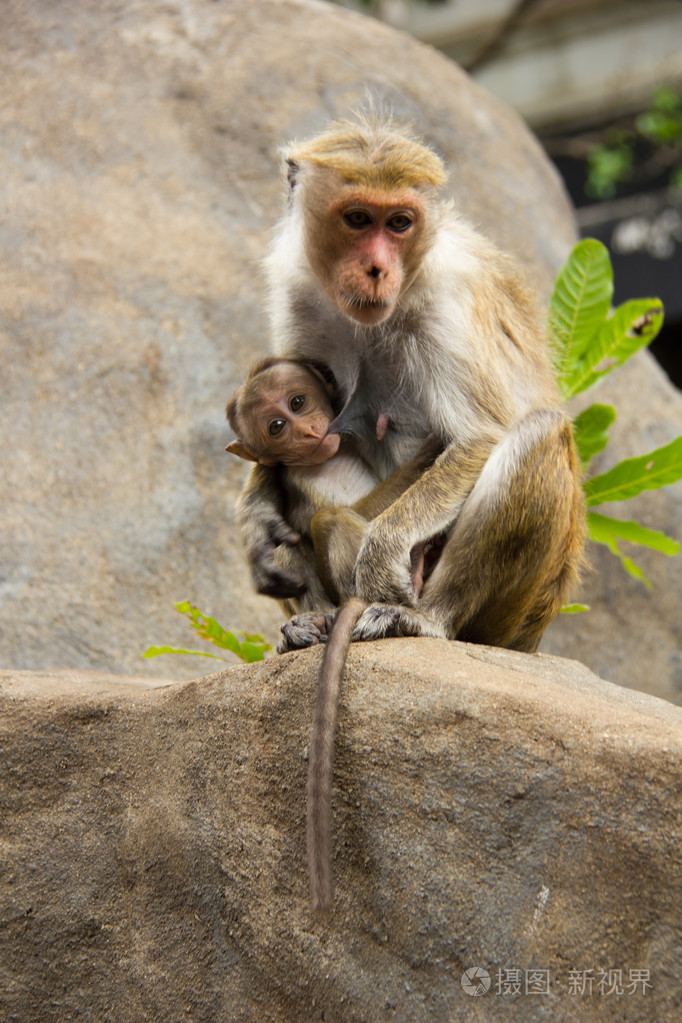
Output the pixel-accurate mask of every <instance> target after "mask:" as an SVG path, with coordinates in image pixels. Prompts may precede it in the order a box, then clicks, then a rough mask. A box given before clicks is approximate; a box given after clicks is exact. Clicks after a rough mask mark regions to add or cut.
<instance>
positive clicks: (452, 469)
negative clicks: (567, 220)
mask: <svg viewBox="0 0 682 1023" xmlns="http://www.w3.org/2000/svg"><path fill="white" fill-rule="evenodd" d="M286 164H287V168H288V173H287V179H288V182H289V197H288V205H287V211H286V213H285V215H284V217H283V219H282V220H281V222H280V224H279V226H278V229H277V233H276V237H275V240H274V244H273V246H272V249H271V252H270V255H269V257H268V260H267V271H268V277H269V304H270V316H271V325H272V334H273V344H274V350H275V352H276V353H277V354H278V355H279V356H281V357H285V358H288V359H293V360H296V361H303V362H310V363H320V362H321V363H324V364H325V365H326V366H327V367H328V368H329V370H330V372H331V374H332V375H333V377H334V379H335V381H336V385H337V388H338V392H339V394H340V396H341V398H342V400H343V408H342V409H341V411H340V414H339V416H338V417H337V420H336V421H334V422H332V424H331V426H330V432H333V431H337V432H339V431H340V432H341V433H342V434H343V432H344V430H347V431H348V432H353V431H356V435H357V436H359V437H360V440H359V446H358V451H359V454H360V455H361V456H362V458H363V460H364V461H365V462H366V463H367V465H368V466H369V467H370V468H371V469H372V471H373V472H374V473H375V474H376V476H377V477H378V478H379V479H381V480H386V479H388V478H389V477H390V475H391V473H393V472H394V471H395V470H396V468H398V467H399V466H401V465H405V463H406V462H408V461H409V459H410V458H411V457H413V456H414V455H415V453H416V452H417V451H418V450H419V448H420V446H421V445H422V443H423V442H424V440H425V438H426V437H428V436H435V437H437V438H438V439H439V441H440V442H441V444H442V447H443V451H442V453H441V454H440V455H439V457H437V458H436V460H435V462H434V463H433V464H432V465H430V466H429V467H428V468H426V469H425V470H424V471H423V472H422V473H421V474H420V475H419V476H418V478H417V479H415V481H414V482H413V483H412V484H411V485H410V486H409V487H407V489H405V490H404V491H403V492H401V493H400V494H398V495H397V496H396V498H395V500H393V501H392V503H391V504H389V505H388V506H387V507H385V508H383V509H382V510H380V511H379V512H378V513H377V514H376V515H375V516H373V517H365V518H364V520H362V519H361V520H360V521H356V520H355V519H353V518H352V517H351V519H350V520H349V519H348V517H347V516H346V514H345V512H344V509H335V508H334V507H333V506H330V507H327V508H324V509H321V510H320V516H321V519H322V520H323V527H324V532H325V543H326V548H327V558H328V562H329V563H330V564H334V565H336V566H337V567H338V570H339V572H340V575H341V576H342V575H343V574H344V573H346V579H345V581H344V580H343V579H341V578H340V577H339V580H338V582H339V583H340V585H337V587H336V588H337V590H338V593H339V595H341V596H342V597H343V596H346V595H351V594H353V593H354V594H355V595H356V596H357V597H358V598H359V599H360V600H361V601H362V602H364V604H366V605H367V606H366V607H365V609H364V610H363V611H362V612H361V614H360V615H359V618H358V620H357V622H356V624H355V626H354V630H353V639H374V638H378V637H381V636H401V635H402V636H410V635H411V636H420V635H426V636H437V637H444V638H449V639H462V640H466V641H469V642H476V643H487V644H491V645H497V646H503V647H508V648H510V649H516V650H523V651H534V650H535V649H537V646H538V643H539V641H540V638H541V636H542V633H543V632H544V630H545V628H546V627H547V625H548V624H549V622H550V621H551V620H552V618H553V617H554V616H555V615H556V614H557V613H558V611H559V610H560V608H561V606H562V604H563V603H565V601H566V599H567V596H568V592H569V589H570V588H571V586H572V585H573V584H574V583H575V582H576V580H577V577H578V572H579V567H580V564H581V559H582V549H583V545H584V535H585V527H584V520H585V513H584V504H583V496H582V487H581V482H580V464H579V460H578V458H577V454H576V451H575V446H574V442H573V436H572V428H571V424H570V421H569V420H568V419H567V417H566V416H565V415H564V413H563V412H562V410H561V409H560V407H559V397H558V393H557V389H556V385H555V382H554V378H553V373H552V368H551V361H550V352H549V347H548V344H547V339H546V337H545V333H544V325H543V317H542V316H541V315H540V313H539V311H538V309H537V308H536V305H535V303H534V301H533V297H532V295H531V293H530V292H529V291H528V289H527V288H526V287H525V286H524V284H523V283H522V282H521V281H520V279H519V276H518V274H517V272H516V269H515V267H514V265H513V264H512V261H511V260H510V259H509V258H508V257H506V256H505V255H503V254H502V253H501V252H499V251H498V250H497V249H496V248H495V246H494V245H492V244H491V243H490V242H489V241H488V240H487V239H486V238H485V237H484V236H483V235H481V234H480V233H479V232H477V231H476V230H475V229H474V228H473V227H471V226H470V225H469V224H468V223H467V222H466V221H465V220H464V219H463V218H462V217H461V216H460V215H459V213H458V212H457V211H456V209H455V208H454V207H453V205H452V204H451V203H450V202H448V201H445V200H443V199H442V198H441V195H440V191H441V189H442V187H443V185H444V183H445V180H446V176H445V171H444V168H443V165H442V162H441V161H440V159H439V158H438V156H437V155H436V154H435V153H434V152H433V151H432V150H430V149H429V148H428V147H426V146H425V145H423V144H422V143H421V142H420V141H419V140H418V139H417V138H415V137H414V136H413V135H411V134H410V133H409V132H407V131H404V130H402V129H399V128H397V127H396V126H394V125H393V124H392V123H390V122H382V121H381V120H379V119H376V118H373V117H368V118H364V119H363V118H359V119H357V121H355V122H338V123H335V124H333V125H331V126H330V128H329V129H328V130H327V131H325V132H322V133H321V134H320V135H318V136H316V137H315V138H313V139H311V140H308V141H305V142H302V143H299V144H295V145H293V146H292V147H290V149H289V151H288V153H287V157H286ZM332 461H333V459H332ZM238 520H239V523H240V528H241V531H242V535H243V539H244V545H245V548H246V551H247V557H248V559H249V563H250V566H251V571H252V576H253V580H254V584H255V586H256V588H257V589H258V590H259V592H262V593H268V594H270V595H273V596H275V597H277V598H278V599H280V600H282V601H284V602H285V607H286V608H287V610H288V611H289V613H291V612H292V611H295V612H297V613H296V614H294V616H293V617H292V618H291V619H290V620H289V621H288V622H287V623H285V625H284V626H283V627H282V632H283V637H284V639H283V642H282V643H281V644H280V646H281V648H282V649H294V648H296V647H299V646H303V645H308V644H310V643H315V642H318V641H320V640H321V639H323V638H324V635H325V633H326V631H327V630H328V628H329V623H330V622H331V621H332V620H333V613H334V609H335V606H336V603H337V600H336V599H335V598H336V594H334V593H332V592H331V590H329V589H327V588H326V587H325V584H324V581H323V579H322V578H321V575H324V572H322V573H321V572H320V568H319V564H318V562H317V561H316V559H315V555H314V551H313V550H312V546H311V547H310V548H304V547H302V546H301V544H299V543H298V533H297V531H296V530H295V528H293V525H292V523H291V522H290V520H289V517H288V514H287V507H286V497H285V494H284V493H283V489H282V484H281V478H280V476H279V475H278V470H277V469H273V468H272V467H268V466H265V465H257V466H255V468H254V469H253V470H252V472H251V474H250V477H249V480H248V482H247V484H246V487H245V489H244V490H243V492H242V495H241V497H240V500H239V502H238ZM349 523H350V525H352V530H355V532H354V534H353V539H352V542H350V541H349V539H348V536H349V532H350V531H351V530H350V525H349ZM318 525H319V520H318ZM358 531H359V532H360V533H361V536H360V538H359V548H358V546H357V545H358ZM442 535H444V536H445V541H444V543H443V545H442V550H440V556H439V557H438V560H437V561H436V563H435V565H434V566H433V569H432V571H431V572H430V574H429V575H428V578H426V580H425V581H424V583H423V586H420V587H415V585H414V572H413V563H412V552H413V551H414V550H415V548H418V547H419V545H420V544H427V543H429V541H432V540H433V539H434V538H435V537H438V536H442ZM356 550H357V554H356V553H355V551H356ZM294 552H296V553H297V555H298V557H292V554H293V553H294ZM344 566H347V567H344ZM352 606H353V608H354V609H355V610H357V605H356V604H353V605H352ZM351 617H352V616H351ZM322 846H324V843H323V842H322Z"/></svg>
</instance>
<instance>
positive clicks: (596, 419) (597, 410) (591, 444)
mask: <svg viewBox="0 0 682 1023" xmlns="http://www.w3.org/2000/svg"><path fill="white" fill-rule="evenodd" d="M615 418H616V410H615V408H614V407H613V405H590V407H589V408H586V409H585V411H584V412H581V413H580V415H579V416H576V417H575V419H574V420H573V436H574V438H575V443H576V447H577V448H578V455H579V457H580V461H581V462H582V464H583V468H587V465H588V463H589V462H590V460H591V459H592V458H594V456H595V455H598V454H599V452H600V451H603V450H604V448H605V447H606V445H607V444H608V442H609V435H608V428H609V426H610V425H611V423H612V422H613V421H614V419H615Z"/></svg>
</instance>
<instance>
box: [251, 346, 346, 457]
mask: <svg viewBox="0 0 682 1023" xmlns="http://www.w3.org/2000/svg"><path fill="white" fill-rule="evenodd" d="M256 379H257V380H258V381H259V401H258V402H257V403H256V404H254V405H252V407H251V408H250V409H249V412H248V414H247V418H248V425H249V432H250V433H251V434H252V446H253V447H254V448H255V450H256V451H258V452H259V455H260V457H259V461H261V462H262V463H263V464H268V463H270V464H272V465H276V464H277V465H296V466H306V465H320V464H322V462H326V461H327V459H328V458H331V457H332V455H335V454H336V452H337V451H338V449H339V444H340V443H341V438H340V436H339V434H336V433H332V434H330V433H328V429H329V423H330V421H331V420H332V418H333V411H332V406H331V401H330V399H329V395H328V394H327V390H326V387H325V385H324V383H323V381H322V380H321V379H320V378H318V376H317V375H316V374H315V373H314V372H313V371H312V370H309V369H308V368H307V367H305V366H300V365H294V364H291V363H287V364H284V365H281V366H273V367H271V368H270V369H268V370H265V371H264V372H262V373H260V374H259V375H258V377H257V378H256Z"/></svg>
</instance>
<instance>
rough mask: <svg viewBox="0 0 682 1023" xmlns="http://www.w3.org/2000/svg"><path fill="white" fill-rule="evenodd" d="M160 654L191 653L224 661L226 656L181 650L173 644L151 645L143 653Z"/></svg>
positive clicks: (153, 655)
mask: <svg viewBox="0 0 682 1023" xmlns="http://www.w3.org/2000/svg"><path fill="white" fill-rule="evenodd" d="M160 654H191V655H192V656H193V657H213V658H215V659H216V660H217V661H224V660H225V658H224V657H220V656H219V655H218V654H207V653H205V652H204V651H203V650H179V649H178V648H177V647H172V646H150V647H147V649H146V650H145V652H144V653H143V654H142V656H143V657H158V656H159V655H160Z"/></svg>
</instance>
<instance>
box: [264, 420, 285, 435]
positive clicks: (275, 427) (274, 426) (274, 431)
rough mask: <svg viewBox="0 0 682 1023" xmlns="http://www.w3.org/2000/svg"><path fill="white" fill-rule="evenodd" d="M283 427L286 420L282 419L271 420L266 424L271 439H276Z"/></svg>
mask: <svg viewBox="0 0 682 1023" xmlns="http://www.w3.org/2000/svg"><path fill="white" fill-rule="evenodd" d="M285 425H286V420H284V419H271V420H270V422H269V423H268V433H269V434H270V436H271V437H277V436H278V435H279V434H280V433H281V432H282V430H283V429H284V427H285Z"/></svg>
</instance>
